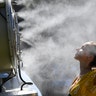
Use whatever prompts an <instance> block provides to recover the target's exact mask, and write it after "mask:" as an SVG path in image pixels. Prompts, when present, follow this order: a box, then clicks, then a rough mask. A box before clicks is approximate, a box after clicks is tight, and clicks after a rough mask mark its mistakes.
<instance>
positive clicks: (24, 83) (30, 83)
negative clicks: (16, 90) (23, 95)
mask: <svg viewBox="0 0 96 96" xmlns="http://www.w3.org/2000/svg"><path fill="white" fill-rule="evenodd" d="M18 71H19V77H20V79H21V81H22V82H23V84H22V85H21V90H23V86H24V85H26V84H28V85H32V84H33V83H32V82H26V81H24V79H23V78H22V76H21V68H20V65H18Z"/></svg>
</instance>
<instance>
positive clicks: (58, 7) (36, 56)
mask: <svg viewBox="0 0 96 96" xmlns="http://www.w3.org/2000/svg"><path fill="white" fill-rule="evenodd" d="M18 2H19V3H20V4H23V5H24V6H25V7H24V8H23V9H22V10H20V11H19V12H18V15H19V16H21V17H23V18H24V21H23V22H21V23H19V26H21V27H22V29H23V30H21V31H20V33H21V41H22V42H21V45H22V46H21V48H22V51H23V53H22V59H23V63H24V70H25V71H26V72H27V74H28V75H29V76H30V77H31V79H32V80H33V81H34V83H35V84H36V85H37V87H38V88H39V89H40V91H41V93H42V94H43V96H67V94H68V91H69V87H70V85H71V83H72V81H73V79H74V78H75V76H76V75H78V74H79V62H78V61H76V60H75V59H74V54H75V53H76V48H78V47H80V46H81V45H82V44H83V43H84V42H86V41H96V34H95V33H96V32H95V31H96V0H18Z"/></svg>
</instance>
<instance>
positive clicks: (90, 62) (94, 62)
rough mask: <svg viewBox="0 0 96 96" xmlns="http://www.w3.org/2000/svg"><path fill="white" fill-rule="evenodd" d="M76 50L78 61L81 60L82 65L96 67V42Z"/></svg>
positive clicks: (85, 44)
mask: <svg viewBox="0 0 96 96" xmlns="http://www.w3.org/2000/svg"><path fill="white" fill-rule="evenodd" d="M76 50H77V53H76V54H75V59H76V60H79V61H80V62H82V63H86V64H87V66H90V67H96V42H94V41H90V42H86V43H84V44H83V45H82V46H81V47H80V48H78V49H76Z"/></svg>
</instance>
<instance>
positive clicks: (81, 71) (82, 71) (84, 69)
mask: <svg viewBox="0 0 96 96" xmlns="http://www.w3.org/2000/svg"><path fill="white" fill-rule="evenodd" d="M81 65H82V64H80V75H84V74H86V73H88V72H89V71H91V68H90V67H82V66H81Z"/></svg>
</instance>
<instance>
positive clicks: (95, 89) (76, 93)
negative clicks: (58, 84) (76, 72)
mask: <svg viewBox="0 0 96 96" xmlns="http://www.w3.org/2000/svg"><path fill="white" fill-rule="evenodd" d="M69 93H70V95H71V96H96V69H95V70H92V71H90V72H88V73H87V74H85V75H83V76H82V77H80V78H79V77H77V78H76V79H75V80H74V82H73V83H72V86H71V88H70V91H69Z"/></svg>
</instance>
